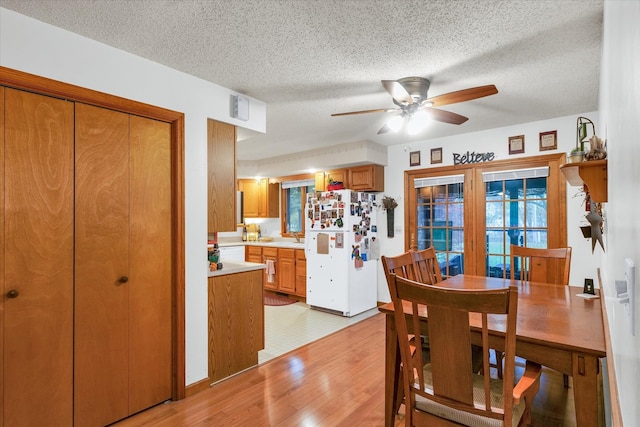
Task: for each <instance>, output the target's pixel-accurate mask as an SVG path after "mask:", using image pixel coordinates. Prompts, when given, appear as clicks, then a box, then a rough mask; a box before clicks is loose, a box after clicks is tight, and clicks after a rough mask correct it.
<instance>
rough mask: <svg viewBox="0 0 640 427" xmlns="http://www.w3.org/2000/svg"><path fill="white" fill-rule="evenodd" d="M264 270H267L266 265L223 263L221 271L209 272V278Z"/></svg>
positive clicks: (239, 262)
mask: <svg viewBox="0 0 640 427" xmlns="http://www.w3.org/2000/svg"><path fill="white" fill-rule="evenodd" d="M264 268H267V264H259V263H257V262H242V261H231V262H223V263H222V270H216V271H209V277H217V276H224V275H226V274H235V273H245V272H247V271H254V270H262V269H264Z"/></svg>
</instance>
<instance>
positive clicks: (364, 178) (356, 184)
mask: <svg viewBox="0 0 640 427" xmlns="http://www.w3.org/2000/svg"><path fill="white" fill-rule="evenodd" d="M348 188H349V189H350V190H353V191H376V192H380V191H384V166H381V165H366V166H357V167H353V168H349V187H348Z"/></svg>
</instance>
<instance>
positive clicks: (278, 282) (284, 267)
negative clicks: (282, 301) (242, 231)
mask: <svg viewBox="0 0 640 427" xmlns="http://www.w3.org/2000/svg"><path fill="white" fill-rule="evenodd" d="M245 254H246V259H247V261H248V262H258V263H262V264H266V263H267V261H268V260H271V261H273V262H274V263H275V271H276V273H275V274H274V275H273V278H272V280H271V281H269V274H268V272H267V269H265V270H264V288H265V289H267V290H271V291H276V292H283V293H287V294H290V295H298V296H300V297H304V298H306V296H307V261H306V258H305V255H304V249H291V248H277V247H271V246H253V245H247V246H246V252H245Z"/></svg>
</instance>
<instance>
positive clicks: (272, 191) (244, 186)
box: [238, 178, 280, 218]
mask: <svg viewBox="0 0 640 427" xmlns="http://www.w3.org/2000/svg"><path fill="white" fill-rule="evenodd" d="M238 190H240V191H242V192H243V193H244V217H245V218H278V217H279V216H280V204H279V201H280V193H279V191H280V185H279V184H277V183H274V184H272V183H270V182H269V179H268V178H263V179H261V180H260V181H257V180H255V179H239V180H238Z"/></svg>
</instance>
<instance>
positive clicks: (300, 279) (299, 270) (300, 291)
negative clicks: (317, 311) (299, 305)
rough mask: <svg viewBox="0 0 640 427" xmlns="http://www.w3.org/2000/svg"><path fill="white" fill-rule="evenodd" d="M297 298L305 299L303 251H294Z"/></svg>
mask: <svg viewBox="0 0 640 427" xmlns="http://www.w3.org/2000/svg"><path fill="white" fill-rule="evenodd" d="M295 294H296V295H298V296H299V297H303V298H306V297H307V258H306V257H305V255H304V250H303V249H296V289H295Z"/></svg>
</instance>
